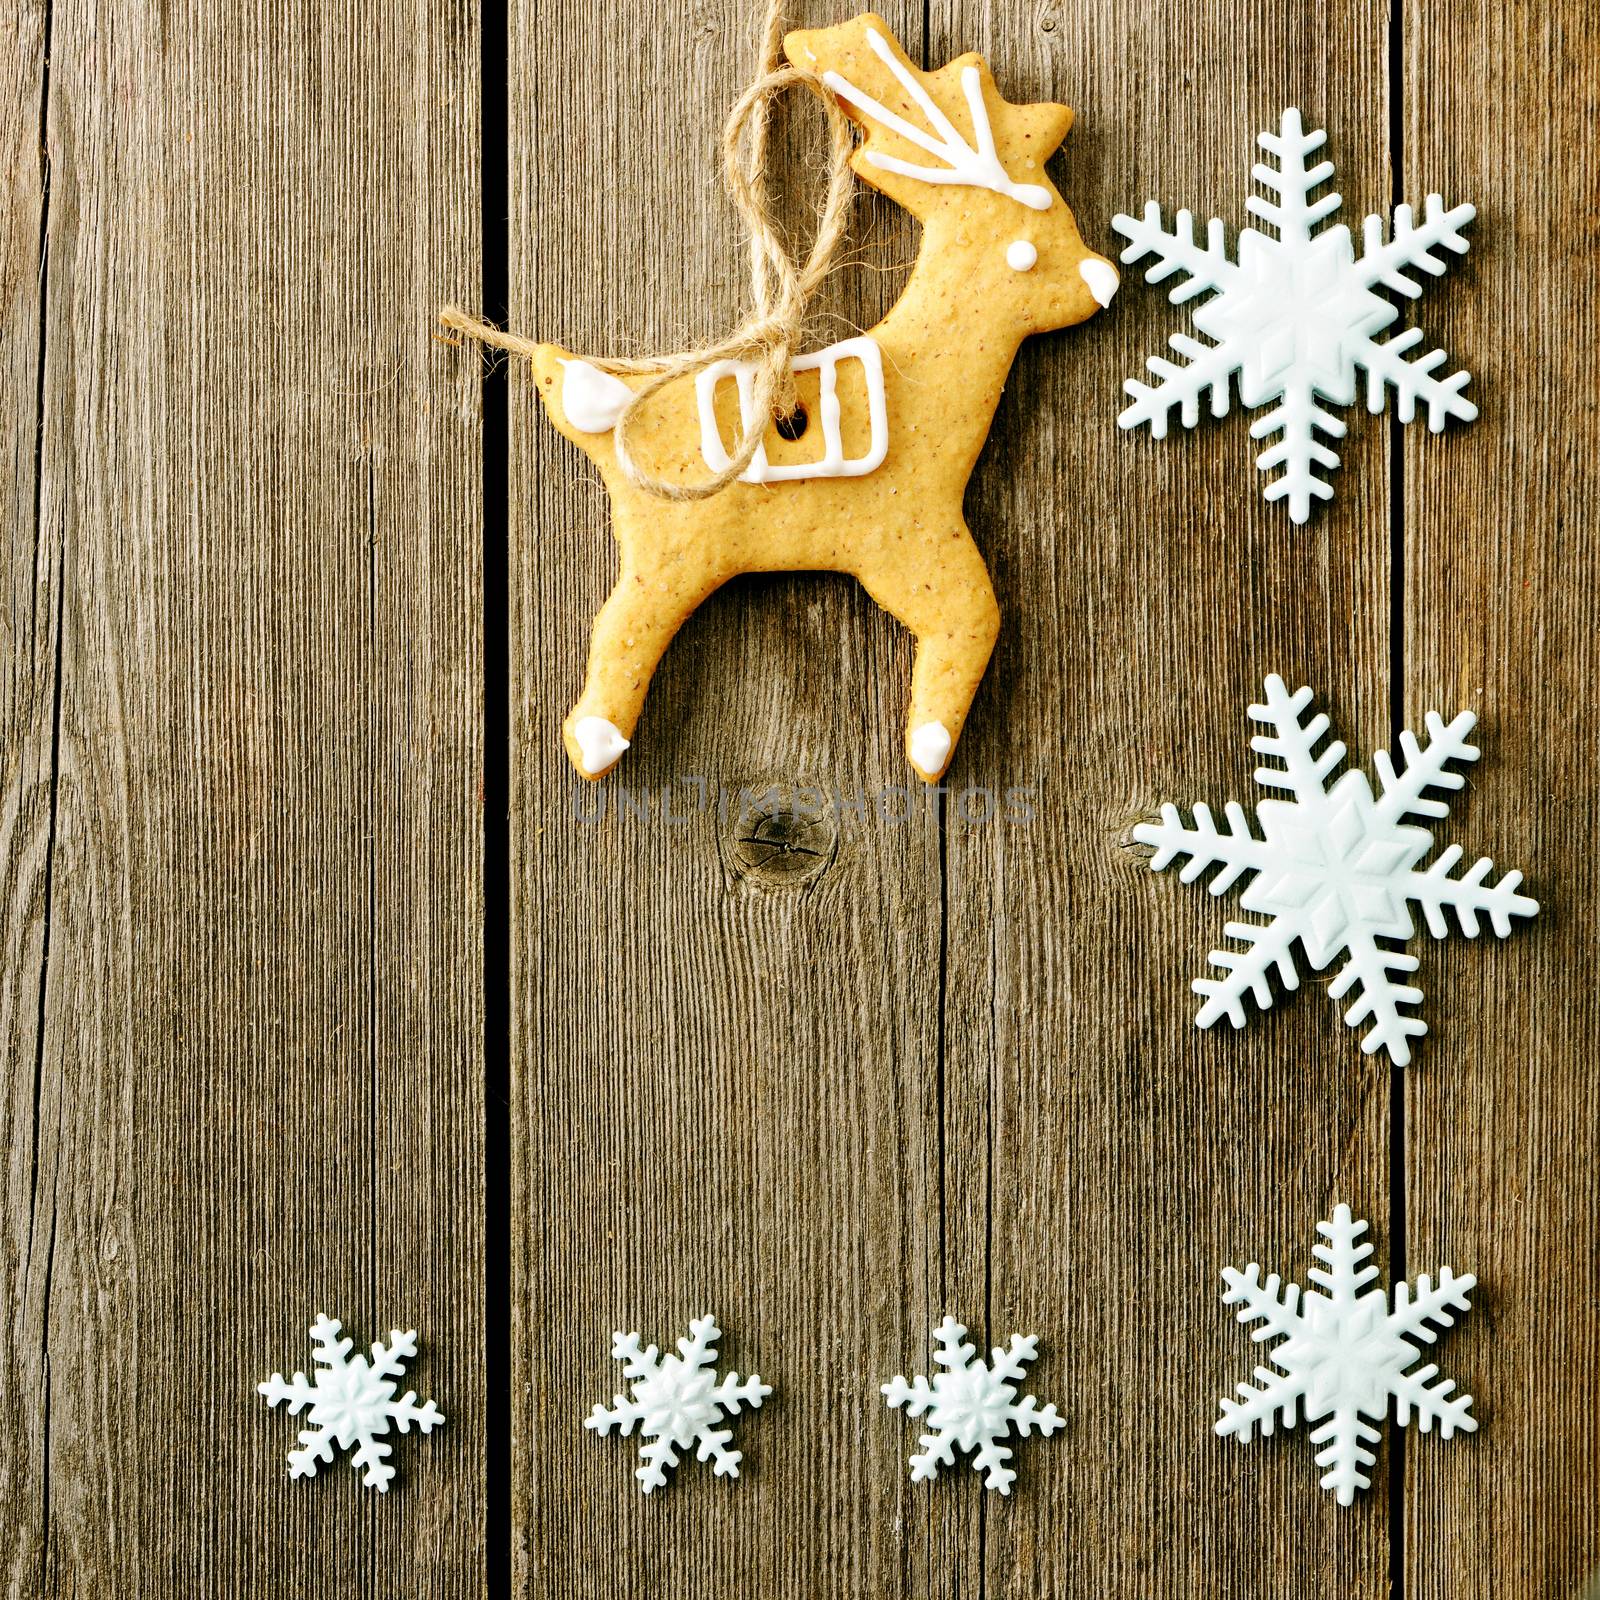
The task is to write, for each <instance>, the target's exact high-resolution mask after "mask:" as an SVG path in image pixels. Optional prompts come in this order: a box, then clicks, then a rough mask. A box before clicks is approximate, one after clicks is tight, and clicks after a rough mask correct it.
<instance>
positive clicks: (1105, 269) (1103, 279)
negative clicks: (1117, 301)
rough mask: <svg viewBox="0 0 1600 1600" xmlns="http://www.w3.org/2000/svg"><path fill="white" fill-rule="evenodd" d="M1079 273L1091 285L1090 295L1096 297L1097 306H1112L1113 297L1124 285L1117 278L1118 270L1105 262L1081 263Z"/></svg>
mask: <svg viewBox="0 0 1600 1600" xmlns="http://www.w3.org/2000/svg"><path fill="white" fill-rule="evenodd" d="M1078 272H1079V275H1080V276H1081V277H1082V278H1083V281H1084V282H1085V283H1086V284H1088V285H1089V293H1090V294H1092V295H1093V296H1094V299H1095V304H1096V305H1100V306H1108V305H1110V304H1111V298H1112V296H1113V295H1115V294H1116V292H1117V289H1118V288H1119V287H1120V286H1121V283H1122V279H1121V278H1119V277H1118V276H1117V271H1116V268H1115V267H1113V266H1111V265H1110V264H1109V263H1108V262H1105V261H1080V262H1079V263H1078Z"/></svg>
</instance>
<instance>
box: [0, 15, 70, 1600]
mask: <svg viewBox="0 0 1600 1600" xmlns="http://www.w3.org/2000/svg"><path fill="white" fill-rule="evenodd" d="M45 17H46V12H45V8H44V6H43V5H42V4H40V5H20V6H14V7H9V8H7V10H6V13H5V15H4V16H3V17H0V74H3V82H0V174H3V177H4V191H3V200H0V230H3V231H0V439H3V440H4V441H5V442H6V448H5V451H4V453H3V454H0V518H3V519H4V520H3V524H0V526H3V530H4V532H3V537H0V559H3V561H4V574H3V583H4V605H3V608H0V642H3V645H4V651H5V663H6V671H5V689H4V698H3V700H0V867H3V870H4V878H3V880H0V937H3V939H4V951H5V955H4V961H3V964H0V1051H3V1053H4V1059H5V1061H6V1064H7V1069H8V1070H7V1077H6V1086H5V1093H4V1095H3V1096H0V1138H3V1140H4V1145H3V1150H4V1173H5V1202H4V1207H3V1210H0V1226H3V1228H4V1230H5V1234H4V1270H5V1279H4V1286H5V1299H4V1301H3V1302H0V1434H3V1436H4V1438H5V1440H6V1444H5V1447H4V1448H0V1526H4V1527H5V1528H6V1529H8V1530H10V1534H9V1537H8V1538H7V1539H6V1540H5V1541H4V1543H3V1544H0V1584H3V1585H4V1589H5V1593H6V1594H8V1595H18V1594H25V1593H28V1592H29V1585H30V1584H31V1582H32V1581H33V1578H34V1576H35V1575H36V1573H37V1571H38V1560H39V1552H40V1550H41V1548H42V1545H41V1526H42V1519H43V1511H42V1507H43V1502H44V1495H45V1445H44V1435H45V1416H46V1378H45V1369H46V1352H45V1344H44V1336H43V1335H44V1324H45V1316H46V1306H47V1304H48V1300H49V1293H50V1276H49V1272H50V1268H49V1263H50V1254H51V1249H50V1243H49V1233H48V1231H46V1232H44V1233H39V1232H37V1231H36V1228H35V1222H36V1211H35V1202H36V1199H37V1196H38V1181H39V1156H40V1139H41V1135H43V1134H44V1130H43V1128H42V1126H41V1120H40V1107H39V1101H38V1094H37V1085H38V1071H39V1069H40V1067H41V1065H42V1062H43V1052H44V1018H43V1015H42V1009H43V1008H42V1005H41V997H42V993H43V986H44V981H45V969H46V964H47V959H48V947H47V941H46V937H45V921H46V919H45V908H46V904H47V902H48V899H49V895H50V873H51V866H52V859H53V824H54V805H53V776H54V771H55V755H54V732H55V728H54V724H55V719H54V709H55V686H56V667H57V662H56V639H57V633H58V625H59V611H58V607H59V601H60V592H61V591H60V580H61V574H60V568H61V550H60V544H59V541H57V540H54V539H52V538H51V537H50V535H49V533H48V531H47V530H46V529H45V528H44V527H43V526H42V525H41V519H40V517H39V502H38V492H39V463H38V440H39V427H40V412H39V393H40V387H39V386H40V372H41V363H42V336H41V328H40V316H41V309H40V294H41V288H42V284H41V271H40V252H41V247H42V238H43V231H44V222H45V214H46V206H47V192H48V186H49V174H48V168H47V166H46V163H45V158H44V139H43V129H42V116H43V106H44V98H45V82H46V67H45V32H46V29H45ZM46 1137H47V1136H46ZM44 1153H45V1157H46V1161H47V1162H48V1161H49V1160H50V1159H51V1148H50V1146H49V1145H48V1144H47V1145H46V1148H45V1152H44Z"/></svg>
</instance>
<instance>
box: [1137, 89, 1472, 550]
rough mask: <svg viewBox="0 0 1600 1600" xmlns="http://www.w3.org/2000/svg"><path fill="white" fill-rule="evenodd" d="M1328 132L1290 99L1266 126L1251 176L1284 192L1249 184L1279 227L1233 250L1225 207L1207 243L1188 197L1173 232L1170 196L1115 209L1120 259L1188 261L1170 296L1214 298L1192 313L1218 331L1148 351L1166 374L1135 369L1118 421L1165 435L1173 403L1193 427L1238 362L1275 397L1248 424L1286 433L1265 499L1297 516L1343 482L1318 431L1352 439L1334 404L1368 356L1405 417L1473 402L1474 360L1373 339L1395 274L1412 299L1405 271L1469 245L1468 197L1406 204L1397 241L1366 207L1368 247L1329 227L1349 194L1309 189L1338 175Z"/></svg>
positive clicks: (1254, 400)
mask: <svg viewBox="0 0 1600 1600" xmlns="http://www.w3.org/2000/svg"><path fill="white" fill-rule="evenodd" d="M1326 139H1327V135H1326V134H1325V133H1324V132H1322V131H1321V130H1320V129H1318V130H1314V131H1312V132H1309V133H1308V132H1307V131H1306V130H1305V128H1304V126H1303V124H1302V122H1301V119H1300V113H1299V112H1298V111H1297V110H1295V109H1294V108H1292V107H1291V108H1290V109H1289V110H1287V111H1285V112H1284V114H1283V119H1282V123H1281V125H1280V128H1279V131H1278V132H1277V133H1276V134H1273V133H1262V134H1260V135H1259V136H1258V143H1259V144H1260V146H1261V148H1262V149H1263V150H1265V151H1266V152H1267V154H1268V155H1269V156H1271V157H1272V158H1273V163H1274V164H1272V165H1269V164H1267V163H1265V162H1262V163H1258V164H1257V165H1256V166H1255V168H1254V169H1253V171H1252V176H1253V177H1254V178H1255V180H1256V181H1257V182H1258V183H1259V184H1261V185H1262V186H1263V187H1264V188H1267V189H1270V190H1271V191H1272V192H1273V198H1271V199H1268V198H1267V197H1265V196H1262V195H1252V196H1250V197H1249V199H1247V201H1246V202H1245V206H1246V209H1247V210H1248V211H1249V212H1250V213H1251V214H1252V215H1253V216H1255V217H1258V218H1259V219H1261V221H1263V222H1265V223H1266V224H1267V225H1268V226H1270V227H1271V228H1272V229H1273V230H1275V236H1274V234H1267V233H1262V232H1259V231H1257V230H1256V229H1254V228H1247V229H1245V230H1244V232H1243V233H1242V234H1241V235H1240V236H1239V260H1238V262H1237V263H1234V262H1232V261H1230V260H1229V259H1228V257H1227V253H1226V245H1225V240H1224V232H1223V227H1222V224H1221V223H1220V222H1218V221H1215V220H1213V221H1212V222H1211V224H1210V225H1209V227H1208V229H1207V242H1206V245H1205V246H1204V247H1203V248H1202V247H1201V246H1199V245H1197V244H1196V243H1195V239H1194V219H1193V217H1192V216H1191V215H1190V213H1189V212H1187V211H1180V212H1178V214H1177V218H1176V221H1175V224H1174V227H1173V231H1172V232H1170V233H1168V232H1167V231H1166V230H1165V229H1164V228H1163V227H1162V224H1161V208H1160V206H1159V205H1157V204H1155V203H1154V202H1151V203H1149V204H1148V205H1146V207H1145V210H1144V214H1143V216H1142V217H1140V218H1134V217H1131V216H1127V215H1119V216H1116V217H1114V218H1113V219H1112V224H1111V225H1112V227H1113V228H1115V229H1116V230H1117V232H1119V233H1121V234H1122V235H1123V236H1124V237H1125V238H1127V239H1128V240H1129V244H1128V247H1127V248H1126V249H1125V250H1124V251H1123V253H1122V260H1123V262H1124V263H1129V264H1131V263H1134V262H1138V261H1142V260H1144V259H1145V258H1146V257H1149V256H1152V255H1153V256H1154V257H1155V260H1154V263H1153V264H1152V265H1151V266H1150V267H1149V268H1148V269H1147V271H1146V278H1147V281H1149V282H1151V283H1160V282H1162V281H1164V280H1165V279H1167V278H1168V277H1171V276H1172V275H1173V274H1174V273H1180V272H1181V273H1183V274H1185V279H1184V281H1182V282H1180V283H1179V284H1178V285H1177V286H1176V287H1174V288H1173V289H1172V290H1171V291H1170V293H1169V296H1168V298H1169V299H1170V300H1171V301H1172V302H1173V304H1175V305H1181V304H1183V303H1185V302H1187V301H1191V300H1197V299H1199V298H1200V297H1201V296H1211V297H1212V298H1207V299H1206V300H1205V301H1204V303H1202V304H1200V305H1198V306H1197V308H1196V310H1195V311H1194V314H1193V315H1194V325H1195V327H1196V329H1197V330H1198V331H1199V332H1200V333H1202V334H1204V335H1205V336H1206V337H1207V338H1208V339H1210V340H1211V341H1213V342H1212V343H1210V344H1205V343H1202V342H1200V341H1199V340H1197V339H1193V338H1191V337H1189V336H1187V335H1184V334H1174V335H1172V336H1171V339H1170V343H1171V345H1172V348H1173V349H1174V350H1175V351H1176V352H1177V353H1178V354H1179V355H1180V356H1184V357H1186V358H1187V363H1188V364H1187V365H1181V366H1180V365H1179V364H1177V363H1175V362H1173V361H1170V360H1168V359H1167V358H1166V357H1164V356H1152V357H1151V358H1150V359H1149V361H1148V362H1147V363H1146V364H1147V365H1148V367H1149V369H1150V371H1151V372H1152V373H1154V374H1155V376H1156V377H1157V378H1158V379H1159V380H1160V381H1159V383H1157V384H1154V385H1151V384H1146V383H1143V382H1141V381H1139V380H1138V379H1134V378H1130V379H1129V380H1128V381H1127V382H1126V384H1125V385H1124V388H1125V389H1126V390H1127V392H1128V394H1129V395H1130V396H1132V399H1133V403H1132V404H1131V405H1129V406H1128V407H1127V408H1126V409H1125V410H1124V411H1123V412H1122V413H1121V415H1120V416H1119V417H1118V418H1117V421H1118V423H1119V425H1120V426H1121V427H1123V428H1125V429H1127V428H1136V427H1140V426H1148V427H1149V429H1150V432H1151V435H1152V436H1153V437H1154V438H1158V439H1159V438H1163V437H1165V435H1166V431H1167V425H1168V421H1169V419H1170V417H1171V415H1172V413H1173V412H1174V411H1176V412H1177V413H1178V415H1179V418H1180V420H1181V421H1182V423H1183V426H1184V427H1186V428H1192V427H1194V426H1195V425H1196V424H1197V423H1198V422H1199V420H1200V402H1201V400H1202V399H1203V398H1204V397H1205V396H1206V395H1207V394H1209V395H1210V397H1211V405H1210V409H1211V413H1212V415H1213V416H1217V417H1221V416H1224V415H1226V413H1227V411H1228V407H1229V403H1230V389H1231V386H1232V385H1233V382H1234V378H1235V375H1237V381H1238V393H1239V399H1240V403H1241V404H1242V405H1243V406H1244V407H1246V408H1247V409H1254V408H1256V407H1259V406H1263V405H1267V404H1269V402H1276V404H1273V405H1272V409H1271V410H1269V411H1268V412H1267V413H1266V414H1265V415H1263V416H1261V417H1260V418H1258V419H1257V420H1256V421H1255V422H1254V423H1253V424H1252V426H1251V428H1250V435H1251V437H1252V438H1253V439H1257V440H1274V441H1275V442H1273V443H1271V444H1269V445H1268V446H1267V448H1266V449H1264V450H1263V451H1262V452H1261V454H1260V455H1258V456H1257V457H1256V466H1257V468H1258V469H1259V470H1261V471H1262V472H1266V473H1273V472H1278V471H1280V469H1281V475H1280V476H1279V477H1277V478H1275V479H1274V480H1273V481H1272V482H1271V483H1270V484H1269V485H1268V487H1267V489H1266V498H1267V499H1268V500H1269V501H1277V500H1286V501H1287V502H1288V507H1289V515H1290V517H1291V519H1292V520H1293V521H1295V522H1300V523H1303V522H1305V521H1306V520H1307V519H1308V518H1309V517H1310V515H1311V505H1312V502H1313V501H1314V500H1327V499H1329V498H1331V497H1332V494H1333V489H1332V486H1331V485H1330V484H1329V483H1328V482H1327V481H1326V479H1325V478H1323V477H1322V476H1321V475H1320V473H1321V472H1325V471H1331V470H1333V469H1334V468H1336V467H1337V466H1338V465H1339V457H1338V454H1337V453H1336V452H1335V451H1333V450H1332V449H1330V448H1329V447H1328V446H1327V444H1325V443H1324V442H1323V440H1324V439H1335V440H1337V439H1342V438H1343V437H1344V435H1345V431H1346V429H1345V424H1344V423H1343V422H1342V421H1340V420H1339V419H1338V418H1337V417H1336V416H1334V415H1333V413H1332V412H1331V411H1330V410H1328V409H1327V406H1328V405H1331V406H1347V405H1350V404H1352V403H1353V402H1354V401H1355V398H1356V374H1357V370H1358V369H1360V370H1361V371H1364V372H1365V373H1366V377H1367V406H1368V409H1369V410H1372V411H1375V412H1376V411H1381V410H1382V409H1383V405H1384V401H1385V397H1386V395H1387V392H1388V391H1389V390H1390V389H1392V390H1393V391H1394V394H1395V397H1396V415H1397V416H1398V417H1399V418H1400V420H1401V421H1402V422H1410V421H1411V420H1412V419H1413V417H1414V416H1415V415H1416V407H1417V403H1418V401H1423V402H1425V403H1426V405H1427V407H1428V425H1429V427H1430V428H1431V429H1432V430H1433V431H1434V432H1435V433H1437V432H1439V431H1441V430H1442V429H1443V427H1444V425H1445V420H1446V418H1447V417H1451V416H1454V417H1459V418H1461V419H1462V420H1463V421H1471V420H1472V419H1473V418H1474V417H1475V416H1477V414H1478V413H1477V407H1476V406H1474V405H1473V404H1472V403H1471V402H1470V401H1469V400H1467V399H1465V398H1464V397H1463V395H1462V392H1461V391H1462V390H1463V389H1464V388H1465V387H1466V385H1467V383H1468V382H1469V381H1470V380H1469V377H1468V375H1467V374H1466V373H1465V372H1456V373H1453V374H1451V375H1450V376H1449V377H1446V378H1439V377H1436V376H1435V373H1436V371H1437V369H1438V368H1439V366H1440V365H1441V364H1442V363H1443V362H1444V361H1445V360H1446V359H1447V358H1446V356H1445V354H1444V352H1443V351H1442V350H1434V351H1432V352H1430V353H1429V354H1428V355H1426V356H1422V357H1420V358H1418V359H1416V360H1408V359H1407V358H1406V356H1407V352H1408V351H1410V350H1412V349H1414V348H1415V347H1416V345H1417V344H1419V343H1420V342H1421V339H1422V334H1421V333H1420V332H1418V331H1415V330H1412V331H1409V332H1406V333H1402V334H1400V335H1398V336H1397V337H1395V338H1393V339H1390V340H1388V341H1387V342H1383V343H1380V342H1378V341H1377V340H1376V339H1375V338H1374V335H1375V334H1377V333H1378V332H1380V331H1381V330H1382V329H1384V328H1386V327H1388V326H1389V325H1390V323H1392V322H1393V321H1394V318H1395V315H1396V312H1395V308H1394V306H1393V305H1392V304H1391V303H1390V302H1389V301H1387V300H1385V299H1383V298H1382V297H1381V296H1380V295H1379V294H1378V293H1377V292H1376V291H1377V290H1379V289H1389V290H1393V291H1396V292H1398V293H1400V294H1403V295H1405V296H1407V297H1408V298H1411V299H1415V298H1416V297H1417V296H1418V295H1420V294H1421V292H1422V291H1421V285H1420V283H1419V282H1418V280H1417V279H1416V278H1414V277H1412V276H1410V274H1411V273H1412V272H1414V271H1421V272H1426V273H1428V274H1430V275H1432V276H1434V277H1437V276H1439V275H1440V274H1441V273H1443V272H1444V270H1445V267H1446V264H1447V263H1446V257H1445V256H1444V255H1442V254H1440V253H1439V252H1440V251H1449V252H1451V253H1453V254H1455V255H1461V254H1464V253H1465V252H1466V250H1467V240H1466V237H1465V235H1464V234H1463V233H1462V229H1463V228H1464V227H1465V226H1466V225H1467V224H1468V223H1469V222H1471V220H1472V218H1473V216H1474V215H1475V212H1474V210H1473V208H1472V207H1471V206H1470V205H1461V206H1456V207H1454V208H1452V209H1450V210H1448V211H1447V210H1446V209H1445V206H1444V202H1443V200H1442V199H1441V198H1440V197H1439V196H1438V195H1429V196H1428V198H1427V202H1426V208H1425V209H1426V215H1425V217H1424V220H1423V222H1422V223H1421V224H1420V225H1418V224H1417V223H1416V222H1415V219H1414V215H1413V213H1412V210H1411V208H1410V207H1409V206H1404V205H1402V206H1397V207H1396V208H1395V217H1394V237H1393V239H1392V240H1385V238H1384V226H1383V220H1382V219H1381V218H1380V217H1368V218H1367V219H1366V223H1365V226H1364V229H1363V252H1362V255H1361V258H1360V260H1359V261H1358V260H1357V259H1356V257H1355V250H1354V245H1353V242H1352V240H1351V237H1350V230H1349V229H1348V228H1346V227H1345V226H1344V225H1343V224H1342V223H1341V224H1338V225H1335V226H1333V227H1329V228H1327V229H1325V230H1323V231H1321V232H1319V231H1318V229H1319V227H1320V225H1321V224H1322V223H1324V222H1326V221H1327V220H1328V219H1329V218H1330V217H1331V216H1332V215H1333V214H1334V213H1335V212H1336V211H1337V210H1338V209H1339V207H1340V205H1341V204H1342V200H1341V197H1340V196H1339V195H1338V194H1327V195H1324V196H1323V197H1322V198H1320V199H1313V198H1312V191H1313V190H1315V189H1317V188H1318V187H1319V186H1320V185H1321V184H1323V183H1324V182H1326V181H1327V179H1329V178H1330V177H1332V175H1333V170H1334V169H1333V164H1332V162H1329V161H1320V162H1318V163H1317V164H1316V165H1314V166H1312V165H1308V164H1307V157H1308V156H1310V155H1311V154H1312V152H1314V151H1315V150H1317V149H1319V148H1321V146H1322V145H1323V144H1324V143H1325V142H1326ZM1321 402H1326V405H1324V404H1323V403H1321ZM1319 435H1320V436H1321V437H1319Z"/></svg>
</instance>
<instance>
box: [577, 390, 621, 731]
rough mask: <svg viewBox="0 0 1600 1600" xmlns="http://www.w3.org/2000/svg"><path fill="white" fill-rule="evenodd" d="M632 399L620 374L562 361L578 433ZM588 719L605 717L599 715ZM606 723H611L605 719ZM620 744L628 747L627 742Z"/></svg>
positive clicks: (602, 426)
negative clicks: (613, 375)
mask: <svg viewBox="0 0 1600 1600" xmlns="http://www.w3.org/2000/svg"><path fill="white" fill-rule="evenodd" d="M631 399H633V390H632V389H630V388H629V387H628V386H627V384H625V383H624V382H623V381H622V379H621V378H613V377H612V376H611V374H610V373H609V372H602V371H601V370H600V369H599V367H591V366H590V365H589V363H588V362H587V361H563V362H562V363H561V409H562V411H563V412H564V413H565V414H566V418H567V421H568V422H570V423H571V424H572V426H573V427H574V428H576V429H577V430H578V431H579V433H610V432H611V430H612V429H613V428H614V427H616V425H617V418H618V417H620V416H621V415H622V413H623V412H624V411H625V410H626V409H627V406H628V402H629V401H630V400H631ZM591 720H593V721H595V722H600V721H604V719H603V718H601V717H595V718H593V719H591ZM606 726H607V727H608V728H609V727H610V726H611V724H610V723H609V722H607V723H606ZM622 748H623V749H624V750H625V749H627V745H626V744H624V745H623V747H622ZM621 753H622V751H621V750H619V751H618V752H617V754H618V755H621ZM612 759H613V760H615V759H616V757H615V756H613V757H612Z"/></svg>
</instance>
